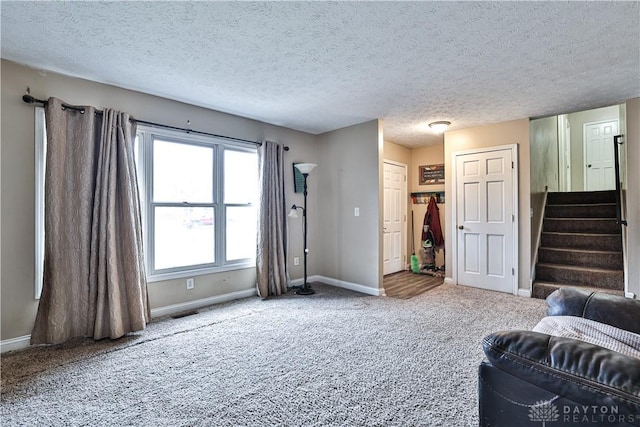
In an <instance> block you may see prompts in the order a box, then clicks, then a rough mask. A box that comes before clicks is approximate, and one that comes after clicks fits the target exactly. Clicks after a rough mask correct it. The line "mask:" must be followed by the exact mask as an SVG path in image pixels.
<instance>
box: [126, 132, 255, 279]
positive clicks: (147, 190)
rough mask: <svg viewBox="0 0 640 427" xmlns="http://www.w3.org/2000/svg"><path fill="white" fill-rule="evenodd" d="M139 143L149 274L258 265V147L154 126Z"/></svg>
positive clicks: (174, 274) (180, 274)
mask: <svg viewBox="0 0 640 427" xmlns="http://www.w3.org/2000/svg"><path fill="white" fill-rule="evenodd" d="M136 146H137V147H136V154H137V161H138V176H139V178H140V189H141V200H142V204H143V209H142V211H143V216H144V221H143V222H144V227H145V229H144V235H145V252H146V255H147V260H146V263H147V274H148V275H149V279H150V280H151V281H154V280H163V279H168V278H175V277H183V276H185V275H190V274H194V273H198V272H202V273H207V272H215V271H222V270H228V269H233V268H239V267H247V266H253V265H255V253H256V230H257V228H256V227H257V217H256V208H255V203H256V201H257V193H258V159H257V153H256V150H255V149H254V148H252V147H251V148H249V147H246V146H241V145H235V144H233V143H228V142H226V141H224V140H222V139H217V138H210V137H203V136H199V135H190V134H189V135H187V134H184V133H176V132H171V131H165V130H158V129H155V128H146V127H139V130H138V134H137V138H136Z"/></svg>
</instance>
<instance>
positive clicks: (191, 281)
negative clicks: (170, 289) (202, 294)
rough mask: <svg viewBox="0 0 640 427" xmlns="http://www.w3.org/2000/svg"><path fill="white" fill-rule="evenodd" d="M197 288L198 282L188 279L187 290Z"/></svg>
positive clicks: (191, 278)
mask: <svg viewBox="0 0 640 427" xmlns="http://www.w3.org/2000/svg"><path fill="white" fill-rule="evenodd" d="M195 287H196V282H195V280H194V279H193V277H190V278H189V279H187V289H193V288H195Z"/></svg>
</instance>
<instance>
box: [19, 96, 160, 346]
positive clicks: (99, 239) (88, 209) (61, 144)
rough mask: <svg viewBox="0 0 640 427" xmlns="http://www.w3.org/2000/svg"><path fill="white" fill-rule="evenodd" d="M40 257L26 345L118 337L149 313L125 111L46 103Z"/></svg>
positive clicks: (140, 323) (141, 324) (132, 132)
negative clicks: (36, 299) (40, 275)
mask: <svg viewBox="0 0 640 427" xmlns="http://www.w3.org/2000/svg"><path fill="white" fill-rule="evenodd" d="M45 120H46V127H47V157H46V172H45V255H44V278H43V284H42V295H41V297H40V304H39V306H38V313H37V315H36V321H35V325H34V328H33V332H32V334H31V343H32V344H43V343H49V344H54V343H60V342H64V341H67V340H69V339H71V338H74V337H92V338H94V339H101V338H105V337H110V338H118V337H121V336H123V335H125V334H126V333H128V332H133V331H137V330H141V329H144V327H145V325H146V323H147V322H148V321H149V318H150V312H149V305H148V301H147V284H146V279H145V271H144V263H143V260H144V256H143V251H142V228H141V216H140V200H139V195H138V186H137V179H136V170H135V163H134V147H133V138H134V136H135V125H133V124H132V123H131V121H130V120H129V115H128V114H126V113H121V112H118V111H114V110H110V109H105V110H104V112H103V114H102V115H100V114H96V111H95V109H94V108H93V107H85V108H84V112H80V111H75V110H72V109H66V108H64V106H63V103H62V101H60V100H59V99H56V98H50V99H49V100H48V103H47V107H46V109H45Z"/></svg>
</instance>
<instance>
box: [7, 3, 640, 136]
mask: <svg viewBox="0 0 640 427" xmlns="http://www.w3.org/2000/svg"><path fill="white" fill-rule="evenodd" d="M639 5H640V3H639V2H331V3H329V2H282V3H281V2H268V3H267V2H265V3H262V2H198V3H192V2H121V3H107V2H7V1H3V2H2V3H1V13H2V57H3V58H6V59H9V60H12V61H16V62H19V63H23V64H27V65H30V66H33V67H36V68H42V69H46V70H51V71H56V72H60V73H63V74H68V75H73V76H78V77H83V78H86V79H90V80H95V81H99V82H104V83H108V84H113V85H116V86H121V87H125V88H128V89H134V90H138V91H142V92H147V93H151V94H155V95H159V96H164V97H167V98H171V99H176V100H180V101H184V102H188V103H191V104H195V105H200V106H203V107H208V108H212V109H215V110H220V111H224V112H229V113H233V114H238V115H241V116H244V117H250V118H254V119H258V120H261V121H264V122H268V123H273V124H277V125H282V126H286V127H289V128H293V129H299V130H303V131H306V132H311V133H321V132H325V131H329V130H333V129H337V128H340V127H344V126H348V125H352V124H356V123H361V122H363V121H367V120H371V119H375V118H381V119H384V135H385V139H386V140H389V141H393V142H397V143H400V144H403V145H406V146H409V147H417V146H422V145H428V144H430V143H434V142H440V141H442V137H441V136H434V135H433V134H431V133H429V132H428V131H427V130H426V124H427V123H429V122H431V121H435V120H449V121H451V122H452V123H453V125H452V127H451V129H462V128H466V127H471V126H476V125H482V124H488V123H495V122H500V121H505V120H510V119H518V118H523V117H539V116H545V115H552V114H559V113H566V112H573V111H579V110H585V109H590V108H595V107H601V106H605V105H612V104H616V103H619V102H622V101H625V100H626V99H629V98H633V97H637V96H640V9H639ZM43 95H50V94H43Z"/></svg>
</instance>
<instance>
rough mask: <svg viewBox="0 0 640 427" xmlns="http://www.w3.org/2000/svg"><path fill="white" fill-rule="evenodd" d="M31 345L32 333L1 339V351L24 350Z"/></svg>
mask: <svg viewBox="0 0 640 427" xmlns="http://www.w3.org/2000/svg"><path fill="white" fill-rule="evenodd" d="M30 345H31V335H23V336H21V337H15V338H9V339H8V340H2V341H0V353H5V352H7V351H13V350H22V349H23V348H27V347H29V346H30Z"/></svg>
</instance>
